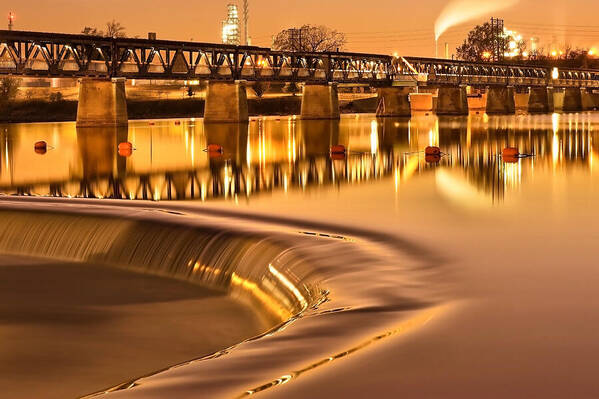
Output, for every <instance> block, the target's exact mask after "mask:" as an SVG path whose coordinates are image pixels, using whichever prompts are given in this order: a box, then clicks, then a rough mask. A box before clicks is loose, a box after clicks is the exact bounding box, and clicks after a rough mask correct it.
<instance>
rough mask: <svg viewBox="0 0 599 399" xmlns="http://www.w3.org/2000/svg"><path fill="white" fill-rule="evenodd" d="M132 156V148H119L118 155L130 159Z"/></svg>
mask: <svg viewBox="0 0 599 399" xmlns="http://www.w3.org/2000/svg"><path fill="white" fill-rule="evenodd" d="M132 154H133V148H119V155H120V156H122V157H130V156H131V155H132Z"/></svg>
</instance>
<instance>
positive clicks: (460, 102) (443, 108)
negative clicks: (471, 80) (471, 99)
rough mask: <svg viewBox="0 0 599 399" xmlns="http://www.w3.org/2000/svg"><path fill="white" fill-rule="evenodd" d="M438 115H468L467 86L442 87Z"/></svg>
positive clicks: (438, 102)
mask: <svg viewBox="0 0 599 399" xmlns="http://www.w3.org/2000/svg"><path fill="white" fill-rule="evenodd" d="M437 115H468V95H467V93H466V86H458V87H445V86H444V87H440V88H439V97H438V100H437Z"/></svg>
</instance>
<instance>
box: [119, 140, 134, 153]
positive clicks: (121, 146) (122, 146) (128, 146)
mask: <svg viewBox="0 0 599 399" xmlns="http://www.w3.org/2000/svg"><path fill="white" fill-rule="evenodd" d="M120 150H133V144H131V143H129V142H128V141H126V142H122V143H119V151H120Z"/></svg>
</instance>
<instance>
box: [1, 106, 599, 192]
mask: <svg viewBox="0 0 599 399" xmlns="http://www.w3.org/2000/svg"><path fill="white" fill-rule="evenodd" d="M592 118H593V116H592V114H567V115H558V114H554V115H553V116H551V115H545V116H532V115H526V116H508V117H487V116H486V115H471V116H469V117H457V118H450V117H449V118H438V117H435V116H424V115H423V116H415V117H412V118H411V119H392V118H385V119H376V118H374V117H372V116H359V117H350V118H343V119H342V120H341V122H339V121H304V120H302V121H300V120H298V119H295V118H293V117H291V118H280V119H273V118H268V119H266V118H264V119H255V120H252V121H251V122H250V123H248V124H206V125H204V124H203V123H201V121H197V122H196V121H194V120H189V121H159V122H135V123H131V125H130V126H129V128H75V126H74V125H73V124H36V125H7V126H4V127H3V128H2V130H1V133H0V151H1V152H0V154H1V158H0V160H1V162H0V192H3V193H6V194H15V195H43V196H65V197H85V198H128V199H152V200H175V199H176V200H182V199H202V200H205V199H209V198H215V197H217V198H239V197H240V196H241V197H249V196H251V195H256V194H259V193H262V192H270V191H274V190H285V191H287V190H294V189H299V190H308V189H310V188H311V187H314V186H322V185H337V186H340V185H344V184H355V183H362V182H366V181H371V180H379V179H383V178H386V177H392V178H393V179H392V180H393V181H394V184H395V188H396V189H397V190H399V189H400V186H401V184H402V183H403V182H406V181H407V180H409V179H410V178H411V177H412V176H414V175H416V174H425V173H429V172H434V171H435V170H437V168H439V167H442V168H446V169H449V170H451V171H452V172H459V173H460V176H462V178H463V179H465V181H466V182H468V184H470V185H472V186H473V187H474V188H475V189H476V190H478V191H481V192H483V193H486V194H488V195H490V196H491V197H492V198H493V200H500V199H502V198H503V197H504V196H505V193H506V192H508V191H509V190H510V189H512V188H515V187H517V186H518V185H519V184H520V183H521V182H522V179H523V178H524V179H525V178H526V176H527V175H528V174H530V173H533V172H534V171H535V170H537V171H538V170H550V171H554V172H555V171H558V170H560V169H563V168H565V167H581V168H586V169H588V170H589V171H592V169H593V157H594V155H595V152H596V151H597V145H596V144H595V142H596V141H597V140H596V139H595V133H594V131H593V119H592ZM39 140H44V141H46V142H47V143H48V148H49V150H48V152H47V153H45V154H38V153H36V152H35V151H34V143H35V142H36V141H39ZM127 141H128V142H131V143H132V144H133V147H134V150H133V151H132V153H131V155H130V156H129V154H127V153H125V154H123V155H124V156H123V155H120V154H119V152H118V150H117V148H118V144H119V143H122V142H127ZM209 144H218V145H220V146H222V149H223V151H222V153H220V152H207V151H205V149H206V148H207V147H208V145H209ZM336 144H342V145H344V146H345V147H346V149H347V154H346V155H338V154H330V153H329V149H330V147H331V146H332V145H336ZM429 145H434V146H439V147H440V148H441V149H442V151H443V152H444V153H446V154H448V155H445V156H442V157H440V158H434V157H432V158H431V157H425V156H424V154H422V153H420V152H419V151H422V150H423V149H424V148H425V147H426V146H429ZM508 146H512V147H518V148H519V149H520V151H521V152H523V153H529V154H535V155H536V156H535V157H532V158H526V159H521V160H519V161H518V162H515V163H509V162H504V161H503V160H502V159H501V157H500V156H498V155H499V154H501V150H502V149H503V148H505V147H508ZM523 176H524V177H523Z"/></svg>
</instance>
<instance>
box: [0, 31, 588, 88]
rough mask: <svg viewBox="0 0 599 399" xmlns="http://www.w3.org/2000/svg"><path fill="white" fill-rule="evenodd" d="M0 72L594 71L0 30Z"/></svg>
mask: <svg viewBox="0 0 599 399" xmlns="http://www.w3.org/2000/svg"><path fill="white" fill-rule="evenodd" d="M0 74H14V75H23V76H38V77H107V78H108V77H125V78H130V79H180V80H188V79H210V80H239V79H244V80H249V81H286V82H290V81H297V82H337V83H358V84H368V85H372V86H388V85H391V84H393V82H394V81H402V80H403V81H411V82H412V83H416V82H418V84H421V85H427V84H428V85H460V84H464V85H474V86H476V85H481V86H482V85H512V86H554V87H588V88H594V87H599V70H582V69H563V70H560V71H559V77H558V78H557V79H553V76H552V71H551V69H549V68H547V67H535V66H522V65H505V64H488V63H468V62H462V61H454V60H439V59H430V58H415V57H406V58H396V57H392V56H388V55H377V54H360V53H346V52H326V53H300V52H283V51H274V50H271V49H269V48H263V47H254V46H231V45H224V44H214V43H196V42H180V41H168V40H146V39H130V38H123V39H112V38H105V37H99V36H86V35H67V34H57V33H41V32H20V31H6V30H2V31H0Z"/></svg>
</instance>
